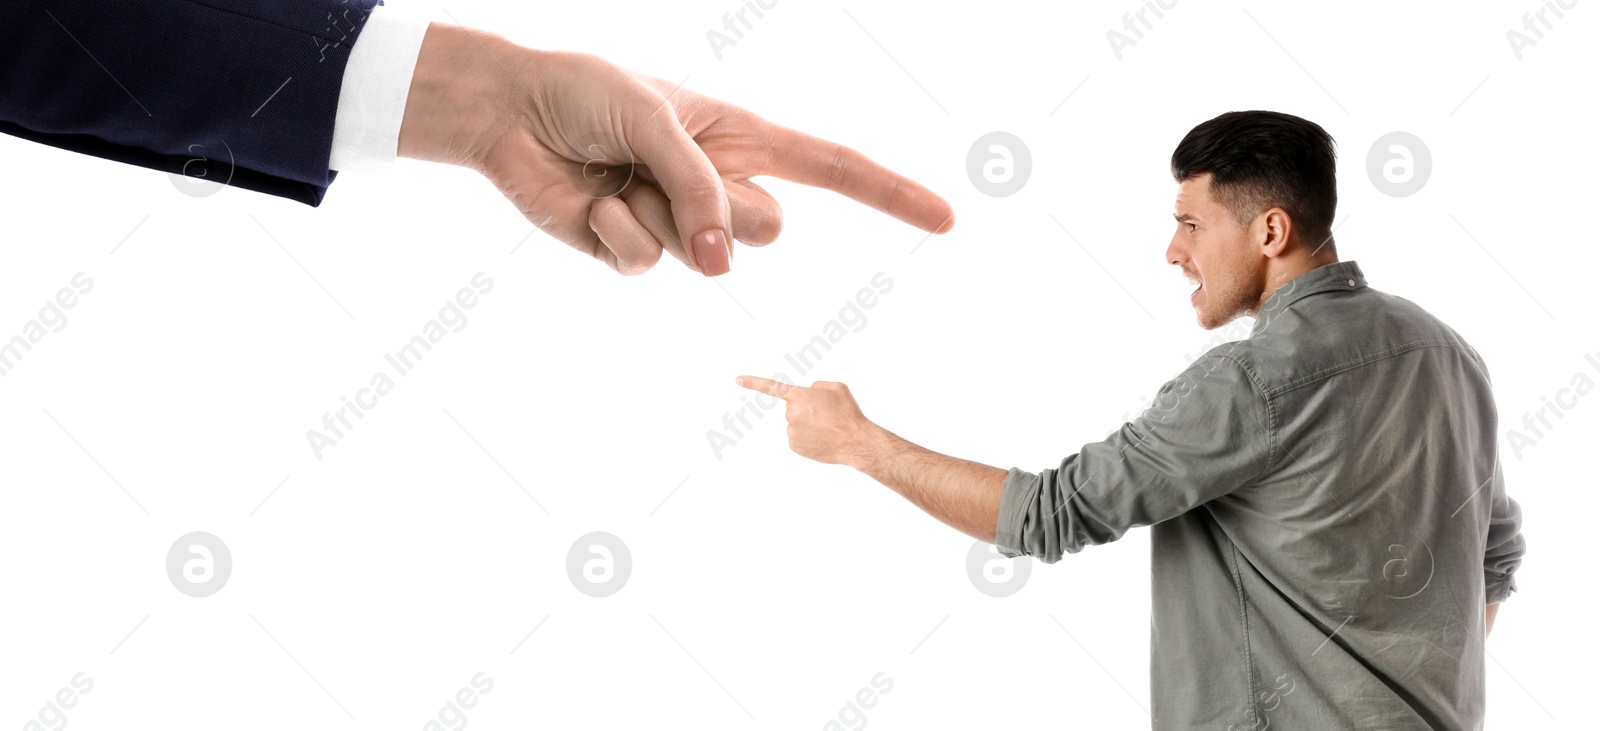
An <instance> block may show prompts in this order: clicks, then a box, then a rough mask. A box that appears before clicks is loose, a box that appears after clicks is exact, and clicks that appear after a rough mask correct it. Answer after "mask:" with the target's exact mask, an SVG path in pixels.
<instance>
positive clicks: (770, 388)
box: [733, 376, 800, 401]
mask: <svg viewBox="0 0 1600 731" xmlns="http://www.w3.org/2000/svg"><path fill="white" fill-rule="evenodd" d="M733 382H734V383H737V384H739V385H740V386H744V387H745V388H748V389H750V390H752V391H760V392H762V393H764V394H766V395H768V396H777V397H778V398H781V399H784V400H785V401H787V400H788V398H789V393H790V392H792V391H794V390H795V389H796V388H800V386H791V385H789V384H787V383H784V382H783V381H774V380H772V379H770V378H761V377H759V376H739V377H738V378H735V379H733Z"/></svg>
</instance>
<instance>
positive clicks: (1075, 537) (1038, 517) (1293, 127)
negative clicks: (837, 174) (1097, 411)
mask: <svg viewBox="0 0 1600 731" xmlns="http://www.w3.org/2000/svg"><path fill="white" fill-rule="evenodd" d="M1172 173H1173V177H1174V178H1175V179H1176V180H1177V181H1178V183H1179V190H1178V197H1177V202H1176V210H1175V217H1176V219H1177V231H1176V232H1175V233H1174V235H1173V238H1172V241H1171V243H1170V244H1169V246H1168V248H1167V251H1166V259H1167V261H1169V262H1170V263H1172V264H1175V265H1177V266H1179V267H1181V268H1182V270H1183V272H1184V274H1185V275H1187V276H1188V277H1189V278H1190V279H1191V280H1193V281H1195V282H1196V283H1198V284H1199V286H1198V287H1197V288H1196V290H1195V292H1194V294H1193V295H1191V301H1192V303H1193V304H1194V307H1195V311H1196V313H1197V315H1198V319H1199V322H1200V325H1201V326H1202V327H1204V328H1206V329H1212V328H1216V327H1220V326H1221V325H1223V324H1225V323H1227V322H1230V321H1232V320H1233V319H1234V318H1236V317H1239V316H1241V315H1250V316H1254V317H1255V323H1254V326H1253V327H1252V329H1251V331H1250V335H1249V337H1248V338H1246V339H1244V340H1241V341H1238V342H1232V343H1226V344H1223V345H1220V346H1218V347H1216V348H1214V349H1212V350H1211V351H1210V352H1208V353H1206V354H1205V355H1204V356H1202V357H1201V358H1200V359H1199V360H1197V361H1195V362H1194V364H1192V365H1190V366H1189V367H1188V368H1187V369H1185V370H1184V371H1183V372H1182V373H1180V374H1179V375H1178V376H1177V377H1176V378H1174V379H1172V380H1171V381H1170V382H1168V383H1167V384H1166V385H1164V386H1163V387H1162V388H1161V390H1160V391H1159V392H1158V394H1157V396H1156V398H1155V401H1154V402H1153V403H1152V404H1151V406H1150V407H1149V408H1148V409H1146V410H1145V411H1144V412H1143V413H1142V414H1140V415H1139V416H1138V417H1137V418H1135V419H1134V420H1132V421H1130V422H1128V423H1126V424H1123V425H1122V428H1121V429H1120V430H1118V431H1116V432H1115V433H1113V434H1112V435H1111V436H1109V437H1107V438H1106V439H1105V440H1104V441H1101V442H1097V443H1094V444H1088V445H1085V446H1084V447H1083V448H1082V450H1081V451H1079V452H1078V453H1077V454H1074V455H1072V456H1069V457H1067V458H1066V459H1063V460H1062V461H1061V464H1060V466H1059V467H1055V468H1050V469H1045V470H1043V471H1042V472H1040V473H1033V472H1026V471H1024V470H1021V469H1016V468H1012V469H1010V470H1001V469H999V468H996V467H991V466H988V465H983V464H979V463H976V462H970V461H966V460H961V459H957V458H954V457H949V456H946V455H942V454H938V453H936V452H932V451H929V450H926V449H923V448H921V447H919V446H917V445H915V444H912V443H910V442H908V441H906V440H904V439H902V438H900V437H899V436H897V435H895V434H893V433H891V432H889V431H888V430H886V429H884V428H882V427H880V426H878V425H876V424H874V423H873V422H871V421H869V420H868V419H867V418H866V417H865V416H863V415H862V413H861V410H860V408H859V407H858V406H857V405H856V402H855V400H854V398H853V397H852V396H851V395H850V391H849V389H848V388H847V387H845V385H844V384H842V383H834V382H820V381H819V382H817V383H813V384H812V385H811V387H809V388H805V387H800V386H793V385H790V384H784V383H779V382H775V381H770V380H767V379H762V378H755V377H752V376H741V377H740V378H739V379H738V383H739V384H740V385H742V386H746V387H748V388H753V389H755V390H759V391H761V392H763V393H766V394H769V395H772V396H777V397H780V398H783V399H784V400H785V401H787V402H788V403H787V408H786V412H787V419H788V422H789V444H790V447H791V448H792V449H793V450H794V451H795V452H797V453H798V454H800V455H802V456H805V457H809V458H811V459H815V460H818V461H821V462H827V463H831V464H846V465H849V466H851V467H854V468H856V469H859V470H861V471H862V472H864V473H866V474H868V475H870V476H871V477H873V478H874V479H876V480H878V481H880V482H882V483H884V484H885V485H888V486H889V487H891V488H893V489H894V490H895V491H897V492H899V493H900V494H902V495H904V496H905V497H906V498H907V499H909V500H911V501H912V502H913V503H915V504H916V505H917V506H919V507H921V508H922V509H924V510H926V511H927V512H929V513H930V514H932V515H933V516H934V517H937V518H939V519H940V520H942V521H944V522H945V523H947V524H949V525H951V526H952V527H955V528H957V529H959V530H961V531H963V532H965V533H967V534H968V535H971V536H974V537H977V538H980V539H983V540H990V541H993V542H994V543H995V544H996V546H997V547H998V548H999V550H1000V551H1001V552H1002V553H1004V554H1005V555H1007V556H1019V555H1030V556H1036V557H1038V558H1039V559H1040V560H1042V561H1044V562H1046V563H1053V562H1055V561H1058V560H1060V558H1061V556H1062V554H1063V553H1075V552H1077V551H1079V550H1082V548H1083V547H1084V546H1088V545H1095V544H1100V543H1106V542H1109V541H1114V540H1116V539H1117V538H1119V537H1121V536H1122V535H1123V533H1124V532H1126V531H1127V530H1128V529H1129V528H1131V527H1134V526H1144V525H1148V526H1152V528H1151V579H1152V581H1151V586H1152V590H1153V611H1152V621H1151V642H1150V648H1151V650H1150V652H1151V658H1150V665H1151V678H1150V681H1151V682H1150V685H1151V701H1152V716H1153V723H1152V725H1153V726H1154V727H1155V728H1162V729H1167V728H1199V727H1205V728H1216V729H1253V730H1256V731H1259V730H1260V729H1266V728H1268V727H1276V728H1289V729H1331V728H1339V729H1385V730H1392V729H1427V728H1435V729H1468V728H1480V727H1481V726H1482V724H1483V712H1484V647H1483V641H1484V637H1485V636H1486V635H1487V633H1488V629H1489V626H1490V625H1491V624H1492V622H1493V618H1494V610H1495V607H1496V606H1497V605H1498V603H1499V602H1500V601H1502V600H1504V599H1505V598H1506V597H1507V596H1508V595H1509V594H1510V593H1511V592H1513V591H1515V590H1516V582H1515V581H1514V579H1513V576H1512V575H1513V573H1514V572H1515V571H1516V569H1517V567H1518V565H1519V564H1520V563H1521V561H1522V555H1523V552H1524V550H1525V548H1524V546H1525V544H1524V540H1523V538H1522V536H1521V532H1520V527H1521V511H1520V509H1519V508H1518V506H1517V503H1516V502H1515V501H1513V500H1511V499H1510V498H1509V497H1508V496H1507V495H1506V491H1505V485H1504V482H1503V480H1502V478H1501V472H1500V464H1499V461H1498V459H1497V457H1496V443H1495V433H1496V419H1497V416H1496V412H1495V405H1494V399H1493V396H1492V394H1491V392H1490V384H1489V375H1488V370H1487V368H1486V367H1485V365H1484V363H1483V360H1482V358H1480V357H1479V356H1478V353H1477V352H1476V351H1474V350H1473V349H1472V347H1471V346H1469V345H1468V344H1467V343H1466V342H1465V341H1464V340H1462V339H1461V336H1460V335H1458V334H1457V333H1456V332H1455V331H1454V330H1452V329H1450V328H1449V327H1448V326H1446V325H1445V324H1444V323H1442V322H1440V321H1439V320H1438V319H1437V318H1435V317H1433V316H1432V315H1430V314H1428V313H1427V312H1426V311H1424V310H1423V309H1422V308H1421V307H1418V306H1417V305H1416V304H1414V303H1412V302H1410V301H1409V300H1406V299H1403V298H1400V297H1396V296H1394V295H1391V294H1386V293H1384V292H1380V291H1378V290H1376V289H1372V288H1371V287H1368V286H1367V282H1366V279H1365V277H1363V275H1362V273H1361V268H1360V267H1359V266H1357V265H1356V263H1355V262H1354V261H1342V262H1341V261H1339V260H1338V255H1337V253H1336V252H1335V248H1334V242H1333V236H1332V223H1333V218H1334V215H1333V214H1334V206H1335V203H1336V199H1337V196H1336V186H1335V182H1334V148H1333V140H1332V138H1331V137H1329V136H1328V134H1327V132H1325V131H1324V130H1323V129H1322V128H1321V127H1319V126H1317V125H1316V124H1313V123H1311V122H1308V121H1306V120H1304V119H1300V118H1298V117H1294V116H1290V115H1286V114H1279V113H1273V112H1231V113H1228V114H1224V115H1222V116H1220V117H1217V118H1216V119H1213V120H1210V121H1208V122H1205V123H1203V124H1201V125H1199V126H1198V127H1195V128H1194V129H1193V130H1192V131H1190V133H1189V134H1188V135H1187V136H1186V137H1185V138H1184V139H1183V141H1182V142H1181V143H1180V144H1179V145H1178V148H1177V149H1176V150H1175V151H1174V152H1173V156H1172Z"/></svg>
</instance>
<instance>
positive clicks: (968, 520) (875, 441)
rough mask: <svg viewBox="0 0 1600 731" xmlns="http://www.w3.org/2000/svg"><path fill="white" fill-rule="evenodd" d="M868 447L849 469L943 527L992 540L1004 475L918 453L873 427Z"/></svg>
mask: <svg viewBox="0 0 1600 731" xmlns="http://www.w3.org/2000/svg"><path fill="white" fill-rule="evenodd" d="M868 443H869V445H870V446H869V447H868V448H867V449H863V450H862V455H861V456H860V457H859V458H858V459H857V460H856V461H855V463H854V464H852V465H851V466H852V467H854V468H856V469H858V470H860V471H861V472H863V473H865V474H866V475H868V476H869V477H871V478H872V479H874V480H877V481H878V482H881V483H883V484H885V485H888V486H889V487H890V488H891V489H893V490H894V491H895V492H898V493H900V495H902V496H903V497H905V499H907V500H910V501H911V502H912V504H914V505H916V506H917V507H919V508H922V509H923V510H924V511H926V512H927V513H928V514H929V515H932V516H933V517H935V518H938V519H939V520H940V521H942V522H944V523H945V524H946V525H948V526H950V527H952V528H955V529H956V530H959V531H961V532H962V533H965V534H967V535H969V536H972V537H973V538H977V539H980V540H985V541H993V540H994V531H995V523H996V522H997V521H998V519H999V517H1000V493H1001V491H1002V489H1003V488H1004V487H1005V481H1006V470H1002V469H999V468H997V467H990V466H989V465H986V464H980V463H977V462H970V461H967V460H964V459H957V458H955V457H950V456H947V455H943V454H939V453H938V452H934V451H932V450H928V449H923V448H922V447H919V446H917V445H915V444H912V443H911V442H908V441H906V440H904V439H901V438H900V437H899V436H897V435H895V434H893V433H892V432H890V431H889V430H887V429H884V428H882V427H879V426H877V425H873V427H872V433H871V438H870V439H869V440H868Z"/></svg>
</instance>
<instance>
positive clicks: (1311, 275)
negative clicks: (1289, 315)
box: [1250, 259, 1367, 337]
mask: <svg viewBox="0 0 1600 731" xmlns="http://www.w3.org/2000/svg"><path fill="white" fill-rule="evenodd" d="M1365 286H1367V278H1366V277H1365V276H1363V275H1362V274H1361V267H1360V265H1358V264H1356V262H1355V260H1353V259H1352V260H1350V261H1337V262H1334V263H1332V264H1324V265H1322V266H1320V267H1317V268H1316V269H1312V270H1311V271H1309V272H1304V273H1302V274H1301V275H1300V276H1298V277H1295V278H1294V279H1291V280H1289V281H1288V283H1286V284H1284V285H1283V286H1282V287H1279V288H1278V289H1277V290H1276V291H1274V292H1273V293H1272V296H1271V297H1268V298H1267V302H1266V304H1264V305H1262V306H1261V311H1260V312H1258V313H1256V322H1255V326H1254V327H1252V328H1251V329H1250V336H1251V337H1255V336H1256V335H1259V334H1260V333H1261V332H1262V331H1263V330H1265V329H1266V328H1267V325H1269V324H1271V322H1272V320H1274V319H1276V317H1277V316H1278V315H1280V314H1282V313H1283V312H1284V311H1285V310H1287V309H1288V307H1289V305H1292V304H1294V303H1295V302H1298V301H1300V300H1302V299H1304V298H1306V297H1310V296H1311V295H1314V294H1321V293H1323V292H1333V291H1350V290H1355V289H1360V288H1362V287H1365Z"/></svg>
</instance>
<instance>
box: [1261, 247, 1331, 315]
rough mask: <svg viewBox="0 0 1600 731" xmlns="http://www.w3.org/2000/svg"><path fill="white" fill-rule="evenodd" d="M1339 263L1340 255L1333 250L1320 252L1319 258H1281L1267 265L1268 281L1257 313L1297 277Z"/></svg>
mask: <svg viewBox="0 0 1600 731" xmlns="http://www.w3.org/2000/svg"><path fill="white" fill-rule="evenodd" d="M1338 261H1339V257H1338V255H1336V254H1334V253H1333V252H1332V251H1331V250H1329V251H1322V252H1319V253H1318V255H1317V256H1306V255H1300V256H1292V257H1285V256H1280V257H1276V258H1274V259H1272V260H1270V261H1269V262H1268V264H1267V272H1266V277H1267V281H1266V284H1265V286H1263V287H1262V289H1261V299H1260V300H1258V301H1257V302H1256V312H1260V311H1261V308H1262V307H1264V306H1266V304H1267V300H1268V299H1270V298H1271V297H1272V294H1273V293H1274V292H1277V291H1278V288H1279V287H1282V286H1283V285H1285V284H1288V283H1289V282H1290V281H1291V280H1293V279H1294V278H1295V277H1298V276H1300V275H1302V274H1305V273H1306V272H1309V271H1311V270H1312V269H1316V268H1317V267H1321V266H1327V265H1329V264H1335V263H1338Z"/></svg>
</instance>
